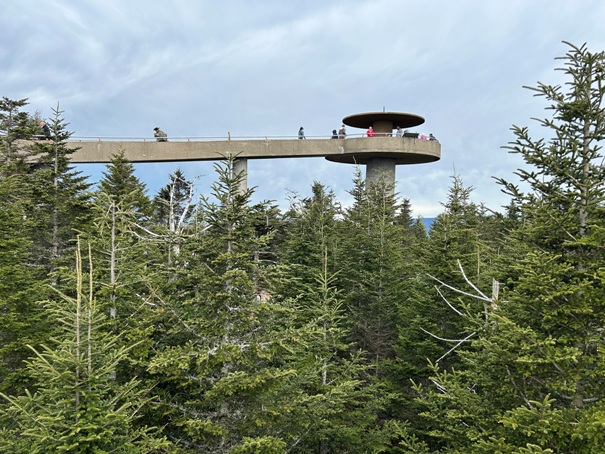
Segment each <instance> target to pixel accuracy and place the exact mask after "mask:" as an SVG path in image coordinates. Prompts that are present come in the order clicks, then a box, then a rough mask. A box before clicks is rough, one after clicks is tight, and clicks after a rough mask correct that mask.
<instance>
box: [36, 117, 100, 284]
mask: <svg viewBox="0 0 605 454" xmlns="http://www.w3.org/2000/svg"><path fill="white" fill-rule="evenodd" d="M53 112H54V118H53V120H52V121H51V122H50V129H51V132H52V135H51V140H43V141H38V142H36V143H34V145H33V152H34V153H35V156H36V162H35V166H34V169H35V170H34V171H33V173H32V175H31V179H30V188H31V191H30V194H31V200H30V203H31V205H30V206H29V207H28V211H27V212H26V215H27V216H28V217H31V218H32V219H34V220H35V225H34V226H33V229H34V231H32V233H31V234H32V238H33V240H34V241H33V253H34V258H35V260H36V262H37V264H38V266H42V267H44V268H45V269H46V270H47V272H51V273H54V272H55V271H56V270H57V267H58V266H60V265H61V263H62V261H63V260H65V259H66V257H68V256H69V255H70V254H71V252H72V251H73V248H74V244H75V235H76V229H82V228H83V227H84V226H85V224H86V222H87V221H88V219H89V216H90V193H89V192H88V189H89V187H90V184H89V183H88V182H87V181H86V177H85V176H82V175H81V172H78V171H74V170H73V167H72V166H71V165H70V163H69V155H71V154H72V153H73V152H74V151H75V150H74V149H73V148H70V147H69V146H68V144H67V140H68V139H69V137H70V136H71V133H70V132H68V131H67V130H66V127H67V124H66V123H65V122H64V120H63V118H62V117H61V114H62V112H61V111H60V110H59V109H58V107H57V108H56V109H53ZM55 281H56V280H55Z"/></svg>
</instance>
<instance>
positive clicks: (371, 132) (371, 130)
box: [366, 126, 374, 137]
mask: <svg viewBox="0 0 605 454" xmlns="http://www.w3.org/2000/svg"><path fill="white" fill-rule="evenodd" d="M366 136H368V137H374V128H372V127H371V126H370V127H369V128H368V130H367V131H366Z"/></svg>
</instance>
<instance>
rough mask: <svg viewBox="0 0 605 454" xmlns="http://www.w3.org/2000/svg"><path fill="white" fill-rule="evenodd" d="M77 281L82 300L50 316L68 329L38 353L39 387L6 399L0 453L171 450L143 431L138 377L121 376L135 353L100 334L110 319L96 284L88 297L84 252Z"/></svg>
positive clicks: (67, 301) (34, 367)
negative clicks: (129, 354) (123, 364)
mask: <svg viewBox="0 0 605 454" xmlns="http://www.w3.org/2000/svg"><path fill="white" fill-rule="evenodd" d="M78 251H79V250H78ZM89 280H90V278H89ZM76 282H77V284H76V285H77V288H76V292H75V293H76V296H75V298H71V297H68V296H67V295H63V301H62V302H61V303H59V304H57V303H55V302H52V301H49V302H48V305H47V310H48V314H49V315H52V317H53V319H54V320H55V321H56V323H58V324H59V325H60V327H61V329H60V336H59V337H58V338H57V339H56V341H55V342H54V343H55V345H49V346H43V347H42V348H41V349H38V350H36V349H32V350H33V352H34V357H33V359H31V360H30V361H28V368H29V369H30V372H31V374H32V375H33V376H34V378H35V384H36V388H35V389H33V390H27V391H26V393H25V394H24V395H21V396H18V397H13V396H7V395H6V394H0V396H1V397H3V398H4V399H5V400H6V401H7V405H6V406H4V407H3V408H2V417H3V419H4V421H5V426H4V428H3V429H2V430H1V437H0V447H1V448H2V449H3V450H6V452H14V453H46V452H58V451H65V452H80V453H92V452H123V453H138V452H141V453H143V452H145V453H148V452H164V450H165V448H166V447H167V446H168V443H167V442H166V440H164V439H162V438H161V437H159V436H157V435H155V430H154V429H153V428H145V427H143V428H138V427H136V423H135V421H136V419H137V414H138V413H140V410H141V407H142V406H144V405H146V404H148V403H149V399H148V398H146V397H145V395H146V394H147V392H148V390H146V389H142V388H140V387H139V382H138V381H137V380H136V379H134V378H132V379H129V380H126V381H124V382H118V381H116V379H115V378H114V372H115V369H116V367H117V366H118V364H119V363H120V361H122V360H124V359H125V356H126V354H127V351H128V348H125V347H121V348H120V347H118V346H117V343H118V337H117V336H116V335H111V334H107V333H103V332H102V331H101V330H100V329H99V328H100V327H101V326H102V324H103V323H104V322H103V319H104V317H103V316H101V315H100V314H99V313H98V311H97V310H96V302H95V300H94V298H93V295H92V284H91V283H90V282H89V292H88V294H86V293H85V292H86V290H85V276H84V275H83V272H82V263H81V258H80V256H79V254H78V255H77V258H76ZM131 347H132V345H131V346H130V348H131Z"/></svg>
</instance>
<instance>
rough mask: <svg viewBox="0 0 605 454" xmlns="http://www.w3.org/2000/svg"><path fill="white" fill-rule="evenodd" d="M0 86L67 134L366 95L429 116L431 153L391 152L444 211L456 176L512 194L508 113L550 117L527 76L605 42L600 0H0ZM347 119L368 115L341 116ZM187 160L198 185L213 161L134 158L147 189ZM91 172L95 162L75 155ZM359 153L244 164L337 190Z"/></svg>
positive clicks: (317, 108)
mask: <svg viewBox="0 0 605 454" xmlns="http://www.w3.org/2000/svg"><path fill="white" fill-rule="evenodd" d="M0 4H1V5H2V13H1V14H0V38H1V45H0V84H1V85H0V87H1V89H0V96H6V97H8V98H10V99H22V98H28V100H29V103H30V104H29V106H28V107H27V110H28V111H30V112H32V113H33V112H35V111H38V112H39V113H40V114H41V115H42V116H43V117H51V116H52V114H53V113H52V109H53V108H56V107H57V106H59V109H60V110H61V111H63V117H64V118H65V120H66V121H67V122H68V123H69V130H70V131H73V133H74V137H137V138H139V137H151V136H152V133H153V131H152V129H153V127H154V126H159V127H161V128H162V129H163V130H165V131H166V132H168V134H169V135H170V136H173V137H225V136H227V134H228V133H230V134H231V136H232V137H264V136H292V137H294V136H295V135H296V132H297V131H298V128H299V127H300V126H304V127H305V131H306V134H307V136H308V137H322V138H323V137H329V135H330V133H331V131H332V129H334V128H337V127H338V126H339V125H340V124H341V120H342V118H343V117H345V116H347V115H350V114H354V113H360V112H369V111H382V110H383V109H386V110H387V111H400V112H410V113H415V114H418V115H421V116H423V117H424V118H425V119H426V123H425V124H424V125H422V126H421V127H419V128H417V129H418V130H419V131H420V132H426V133H429V132H430V133H433V134H434V135H435V136H437V138H438V139H439V140H440V142H441V145H442V158H441V160H440V161H438V162H436V163H430V164H421V165H415V166H398V168H397V186H396V191H397V192H398V193H399V194H400V195H401V196H402V197H406V198H408V199H409V200H410V201H411V204H412V208H413V210H414V213H415V214H416V215H419V216H425V217H432V216H435V215H436V214H438V213H440V212H441V211H442V206H441V204H442V203H443V202H444V201H445V200H446V197H447V192H448V188H449V187H450V186H451V182H452V180H451V177H452V175H454V174H456V175H458V176H459V177H460V178H461V179H462V181H463V182H464V184H465V185H466V186H467V187H473V188H474V191H473V193H472V200H473V201H474V202H476V203H484V204H486V205H487V206H488V207H490V208H492V209H495V210H498V209H500V207H501V205H504V204H506V203H507V202H508V200H507V198H506V197H505V196H504V195H503V194H502V193H501V192H500V188H499V186H498V185H497V184H496V183H495V182H494V179H493V177H494V176H497V177H505V178H509V179H514V176H513V172H514V170H515V169H516V168H518V167H519V166H520V165H521V162H520V161H519V158H518V157H517V156H514V155H510V154H507V152H506V151H505V150H503V149H502V146H503V145H506V144H507V142H509V141H511V140H512V139H513V137H512V134H511V132H510V127H511V126H512V125H520V126H521V125H523V126H529V127H530V129H531V130H532V133H533V134H534V136H537V137H540V134H544V133H545V131H544V130H543V129H541V128H539V127H538V126H537V125H536V123H535V121H532V120H531V118H532V117H544V116H547V112H545V111H544V107H545V106H544V104H543V103H542V101H541V100H540V99H539V98H534V97H533V96H532V94H531V92H530V91H529V90H527V89H524V88H523V86H524V85H526V86H527V85H529V86H535V85H536V83H537V82H538V81H540V82H544V83H549V84H557V83H560V82H561V81H562V80H563V79H561V77H562V74H561V73H560V72H557V71H555V68H556V67H558V62H557V61H555V58H556V57H558V56H562V55H564V54H565V53H566V52H567V50H568V47H567V46H566V45H565V44H563V43H562V41H569V42H571V43H573V44H576V45H582V44H584V43H586V44H587V45H588V49H589V50H590V51H592V52H598V51H601V50H604V49H605V32H603V21H604V19H605V2H603V1H602V0H506V1H503V0H490V1H486V0H459V1H451V0H432V1H427V0H287V1H286V0H220V1H219V0H170V1H166V0H163V1H160V0H145V1H142V0H128V1H125V0H103V1H100V0H95V1H90V0H45V1H40V0H37V1H36V0H0ZM349 132H361V131H355V130H351V128H349ZM179 167H180V168H181V169H182V170H183V171H184V172H185V174H186V176H187V177H188V178H190V179H194V178H196V181H198V190H199V192H202V193H205V192H207V191H208V187H209V185H210V183H211V182H212V181H213V179H214V177H215V175H214V171H213V165H212V163H200V162H198V163H185V164H184V163H180V164H169V163H163V164H138V165H137V166H136V172H137V176H138V177H139V178H140V179H141V180H142V181H144V182H145V183H146V185H147V187H148V189H149V192H150V195H153V194H154V193H155V192H156V191H157V190H158V189H159V188H160V187H162V186H164V185H165V184H167V182H168V176H169V174H170V173H172V172H174V171H175V170H176V169H177V168H179ZM79 169H80V170H82V171H83V172H84V173H86V174H87V175H90V176H91V180H92V181H97V180H98V179H99V178H100V176H101V173H102V172H103V170H104V167H103V165H82V166H79ZM354 170H355V169H354V167H353V166H350V165H345V164H338V163H331V162H327V161H325V160H323V159H321V158H307V159H298V160H293V159H290V160H286V159H279V160H255V161H250V162H249V164H248V171H249V174H250V175H249V179H248V183H249V185H250V186H256V187H257V189H256V193H255V196H254V200H255V201H259V200H265V199H271V200H275V201H276V202H277V203H279V204H280V205H281V206H284V207H285V206H287V202H286V200H287V199H288V197H289V196H292V195H293V194H298V195H300V196H302V197H306V196H308V195H309V192H310V187H311V184H312V183H313V182H314V181H320V182H322V183H324V184H325V185H326V186H328V187H329V188H331V189H332V190H333V191H334V192H335V193H336V195H337V197H338V199H339V200H340V201H342V202H343V203H345V204H346V203H347V201H348V200H350V197H349V196H348V193H347V191H348V190H350V189H351V186H352V183H351V180H352V178H353V176H354Z"/></svg>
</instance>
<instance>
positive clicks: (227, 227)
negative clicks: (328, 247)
mask: <svg viewBox="0 0 605 454" xmlns="http://www.w3.org/2000/svg"><path fill="white" fill-rule="evenodd" d="M216 168H217V172H218V180H217V182H216V183H215V184H214V185H213V198H212V199H210V198H205V197H203V198H202V201H201V204H200V209H199V210H197V212H196V216H195V219H194V220H192V223H191V231H190V234H191V237H188V241H186V242H185V243H183V249H182V251H181V254H182V261H183V263H184V264H186V265H185V266H184V267H182V268H181V269H180V270H179V272H178V274H177V275H176V277H175V279H174V280H172V281H171V282H170V283H168V285H167V286H166V287H165V288H163V289H162V290H161V291H162V294H164V295H166V297H165V299H164V301H163V306H162V308H163V310H164V311H165V314H166V318H165V320H164V321H163V325H164V326H165V334H164V336H163V337H162V339H161V340H158V346H157V349H158V352H157V354H156V355H155V357H154V358H153V359H152V361H151V363H150V371H151V373H153V374H155V376H156V377H158V379H159V380H160V385H159V386H158V387H157V390H158V392H159V393H160V395H161V397H162V400H163V403H164V406H163V409H164V412H165V414H164V417H165V418H166V419H165V420H164V422H165V423H167V429H166V431H167V433H168V434H169V436H170V437H171V439H173V440H174V441H175V442H176V443H178V444H179V445H180V446H181V447H183V448H188V449H191V450H198V451H204V452H226V451H227V450H228V449H231V448H234V447H236V446H238V445H240V444H242V443H244V444H245V443H249V444H250V443H252V442H251V441H250V440H249V439H251V438H252V439H254V438H255V435H256V434H257V432H258V427H254V421H255V419H254V416H255V414H256V413H258V412H261V411H263V410H262V407H261V406H260V401H261V400H260V397H259V396H261V395H262V394H264V393H265V392H267V389H271V388H272V387H274V386H276V383H278V382H279V381H280V380H281V379H282V376H284V375H287V374H285V373H283V372H281V371H279V370H276V369H275V368H274V367H272V365H271V361H272V356H273V352H274V350H275V349H276V348H278V347H276V346H275V345H274V344H275V343H276V340H275V339H273V336H275V333H273V334H272V333H271V330H272V328H273V327H274V322H273V320H274V317H275V315H274V312H275V311H277V308H275V307H274V305H273V303H272V302H271V301H264V302H263V301H259V300H257V292H256V288H257V286H256V279H257V278H258V276H259V273H260V270H259V262H258V261H255V260H254V257H255V251H259V250H263V248H264V246H263V244H264V243H265V241H266V238H265V236H261V237H258V236H257V235H256V230H255V221H256V219H255V217H254V216H251V215H250V212H251V208H250V207H249V206H248V201H249V198H250V194H251V193H252V191H251V190H246V191H244V192H242V191H241V190H240V180H241V176H239V175H234V174H233V161H232V160H229V161H227V163H226V165H221V164H219V165H217V166H216ZM251 425H252V426H251ZM246 437H248V441H247V442H245V441H244V439H245V438H246ZM257 441H258V440H257ZM267 443H270V441H267ZM242 449H243V448H242Z"/></svg>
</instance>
